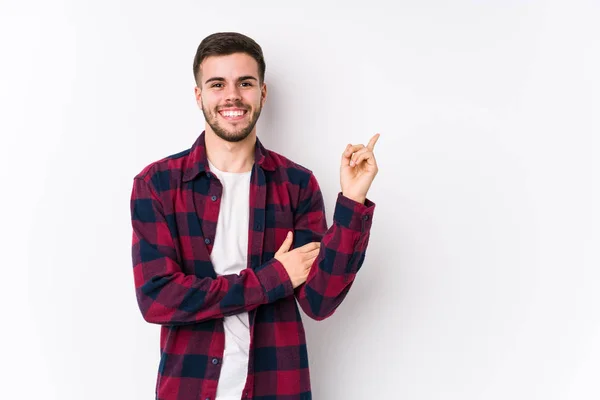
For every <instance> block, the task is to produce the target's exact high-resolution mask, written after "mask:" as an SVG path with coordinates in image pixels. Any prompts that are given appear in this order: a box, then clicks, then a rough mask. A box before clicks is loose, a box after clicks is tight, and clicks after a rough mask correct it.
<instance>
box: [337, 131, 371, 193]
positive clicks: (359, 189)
mask: <svg viewBox="0 0 600 400" xmlns="http://www.w3.org/2000/svg"><path fill="white" fill-rule="evenodd" d="M378 139H379V133H378V134H376V135H375V136H373V137H372V138H371V140H370V141H369V143H368V144H367V146H366V147H365V145H363V144H355V145H352V144H348V146H346V150H345V151H344V153H343V154H342V165H341V167H340V184H341V186H342V194H343V195H344V196H346V197H348V198H350V199H352V200H354V201H357V202H359V203H364V202H365V199H366V198H367V192H368V191H369V188H370V187H371V183H372V182H373V179H375V175H377V172H378V168H377V161H376V160H375V154H374V153H373V150H374V148H375V143H377V140H378Z"/></svg>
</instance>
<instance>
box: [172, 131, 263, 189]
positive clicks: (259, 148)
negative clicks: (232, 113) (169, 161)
mask: <svg viewBox="0 0 600 400" xmlns="http://www.w3.org/2000/svg"><path fill="white" fill-rule="evenodd" d="M205 135H206V131H202V133H201V134H200V136H198V138H197V139H196V142H194V144H193V145H192V148H191V149H190V153H189V154H188V157H187V160H186V163H185V167H184V169H185V172H184V174H183V181H184V182H188V181H191V180H193V179H194V178H196V177H197V176H198V175H199V174H201V173H207V172H209V171H210V167H209V166H208V158H207V157H206V141H205ZM256 166H258V167H260V168H262V169H265V170H268V171H274V170H275V162H274V161H273V159H272V158H271V156H270V154H269V151H268V150H267V149H266V148H265V147H264V146H263V144H262V143H261V142H260V140H259V139H258V137H257V138H256V144H255V146H254V167H253V168H255V167H256Z"/></svg>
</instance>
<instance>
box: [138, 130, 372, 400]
mask: <svg viewBox="0 0 600 400" xmlns="http://www.w3.org/2000/svg"><path fill="white" fill-rule="evenodd" d="M204 135H205V132H202V134H201V135H200V136H199V137H198V138H197V140H196V141H195V143H194V144H193V146H192V147H191V148H190V149H188V150H186V151H183V152H181V153H179V154H175V155H172V156H169V157H166V158H164V159H162V160H159V161H156V162H154V163H151V164H150V165H148V166H146V167H145V168H144V169H143V170H142V171H141V172H140V173H139V174H137V175H136V176H135V177H134V178H133V188H132V193H131V221H132V226H133V241H132V258H133V278H134V282H135V290H136V296H137V301H138V305H139V308H140V310H141V313H142V315H143V318H144V319H145V320H146V321H147V322H149V323H153V324H159V325H160V326H161V331H160V363H159V366H158V376H157V382H156V389H155V390H156V399H158V400H207V399H210V400H214V399H215V396H216V390H217V382H218V380H219V379H220V378H221V376H220V370H221V361H222V359H223V350H224V347H225V343H224V340H225V335H224V331H223V317H224V316H227V315H233V314H236V313H241V312H246V311H247V312H249V321H250V328H251V329H250V359H249V366H248V379H247V381H246V386H245V389H244V392H243V396H244V397H243V398H244V399H257V400H258V399H260V400H300V399H302V400H309V399H311V398H312V396H311V386H310V376H309V368H308V353H307V348H306V340H305V333H304V328H303V325H302V319H301V315H300V312H299V308H298V305H297V304H300V306H301V307H302V310H303V311H304V313H306V315H308V316H309V317H311V318H314V319H315V320H322V319H324V318H327V317H328V316H330V315H332V314H333V313H334V311H335V310H336V308H337V307H338V306H339V305H340V303H341V302H342V300H343V299H344V297H345V296H346V295H347V294H348V290H350V287H351V286H352V283H353V281H354V278H355V275H356V273H357V272H358V271H359V269H360V267H361V265H362V264H363V261H364V258H365V252H366V248H367V244H368V241H369V235H370V229H371V224H372V216H373V211H374V208H375V204H374V203H373V202H371V201H370V200H368V199H367V200H366V201H365V203H364V204H361V203H358V202H355V201H353V200H351V199H349V198H347V197H345V196H343V195H342V194H341V192H340V193H338V197H337V202H336V204H335V211H334V215H333V224H332V226H331V227H330V228H329V229H328V228H327V223H326V218H325V208H324V204H323V197H322V193H321V190H320V188H319V185H318V183H317V180H316V178H315V177H314V175H313V174H312V172H311V171H310V170H308V169H306V168H304V167H302V166H300V165H298V164H296V163H294V162H292V161H290V160H289V159H287V158H285V157H283V156H282V155H280V154H277V153H275V152H273V151H270V150H267V149H266V148H265V147H263V145H262V144H261V142H260V140H259V139H258V138H257V139H256V145H255V158H254V160H255V162H254V166H253V169H252V174H251V185H250V196H249V207H250V223H249V227H248V235H249V236H248V238H249V241H248V266H247V268H246V269H244V270H243V271H241V272H240V273H239V274H232V275H223V276H217V275H216V273H215V271H214V269H213V267H212V264H211V261H210V256H209V255H210V253H211V250H212V247H213V241H214V238H215V230H216V226H217V218H218V216H219V205H220V201H221V195H222V193H223V187H222V185H221V183H220V181H219V180H218V178H217V177H216V176H214V175H213V174H212V173H211V172H210V168H209V166H208V163H207V158H206V151H205V140H204V138H205V136H204ZM289 230H293V232H294V244H293V247H292V248H296V247H299V246H302V245H304V244H306V243H309V242H312V241H319V242H321V248H320V252H319V255H318V257H317V259H316V260H315V262H314V264H313V266H312V268H311V270H310V273H309V275H308V278H307V280H306V282H305V283H304V284H303V285H301V286H299V287H298V288H296V289H293V287H292V284H291V281H290V278H289V276H288V274H287V272H286V271H285V269H284V267H283V265H282V264H281V263H280V262H279V261H278V260H276V259H275V258H274V255H275V252H276V251H277V250H278V249H279V247H280V246H281V244H282V243H283V241H284V239H285V236H286V233H287V232H288V231H289ZM290 250H291V249H290ZM296 299H297V300H298V303H296ZM223 378H224V379H227V377H223Z"/></svg>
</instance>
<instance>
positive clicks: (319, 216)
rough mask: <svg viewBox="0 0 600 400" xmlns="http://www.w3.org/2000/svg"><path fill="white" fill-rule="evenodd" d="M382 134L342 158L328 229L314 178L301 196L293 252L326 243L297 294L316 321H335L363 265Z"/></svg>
mask: <svg viewBox="0 0 600 400" xmlns="http://www.w3.org/2000/svg"><path fill="white" fill-rule="evenodd" d="M378 138H379V135H375V136H374V137H373V138H372V139H371V141H370V142H369V144H368V145H367V146H364V145H355V146H352V145H348V146H347V147H346V150H345V151H344V153H343V154H342V165H341V169H340V183H341V187H342V191H341V192H339V193H338V197H337V201H336V204H335V209H334V214H333V224H332V226H331V227H330V228H329V229H328V228H327V221H326V218H325V207H324V203H323V196H322V193H321V190H320V188H319V184H318V182H317V180H316V178H315V176H314V175H313V174H312V173H311V174H310V176H309V179H308V182H307V183H306V184H304V185H303V188H302V189H301V191H300V198H299V202H298V207H297V210H296V217H295V221H294V222H295V224H294V247H295V248H297V247H300V246H302V245H304V244H306V243H309V242H313V241H320V242H321V249H320V251H319V255H318V256H317V258H316V259H315V261H314V262H313V265H312V267H311V270H310V272H309V274H308V277H307V279H306V282H305V283H304V284H303V285H301V286H299V287H298V288H296V289H295V291H294V293H295V295H296V298H297V299H298V303H299V304H300V306H301V307H302V309H303V310H304V312H305V313H306V314H307V315H308V316H310V317H311V318H313V319H315V320H322V319H325V318H327V317H329V316H331V315H332V314H333V313H334V312H335V310H336V309H337V307H338V306H339V305H340V304H341V302H342V301H343V300H344V298H345V297H346V295H347V294H348V291H349V290H350V287H351V286H352V283H353V282H354V279H355V277H356V274H357V273H358V271H359V269H360V267H361V266H362V264H363V262H364V260H365V255H366V250H367V245H368V243H369V237H370V232H371V224H372V221H373V212H374V209H375V204H374V203H373V202H372V201H371V200H369V199H367V197H366V196H367V191H368V190H369V188H370V186H371V183H372V181H373V179H374V178H375V175H376V174H377V172H378V167H377V163H376V161H375V157H374V154H373V148H374V146H375V143H376V142H377V140H378Z"/></svg>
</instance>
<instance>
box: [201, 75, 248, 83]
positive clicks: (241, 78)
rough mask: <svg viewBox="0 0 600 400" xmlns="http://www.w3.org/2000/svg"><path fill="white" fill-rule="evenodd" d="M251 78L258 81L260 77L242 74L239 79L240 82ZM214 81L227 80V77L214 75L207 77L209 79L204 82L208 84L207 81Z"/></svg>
mask: <svg viewBox="0 0 600 400" xmlns="http://www.w3.org/2000/svg"><path fill="white" fill-rule="evenodd" d="M249 79H253V80H255V81H257V82H258V79H257V78H255V77H254V76H252V75H244V76H240V77H239V78H238V79H237V80H238V82H240V81H247V80H249ZM214 81H218V82H225V78H222V77H220V76H213V77H212V78H208V79H207V80H206V81H205V82H204V84H207V83H209V82H214Z"/></svg>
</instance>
